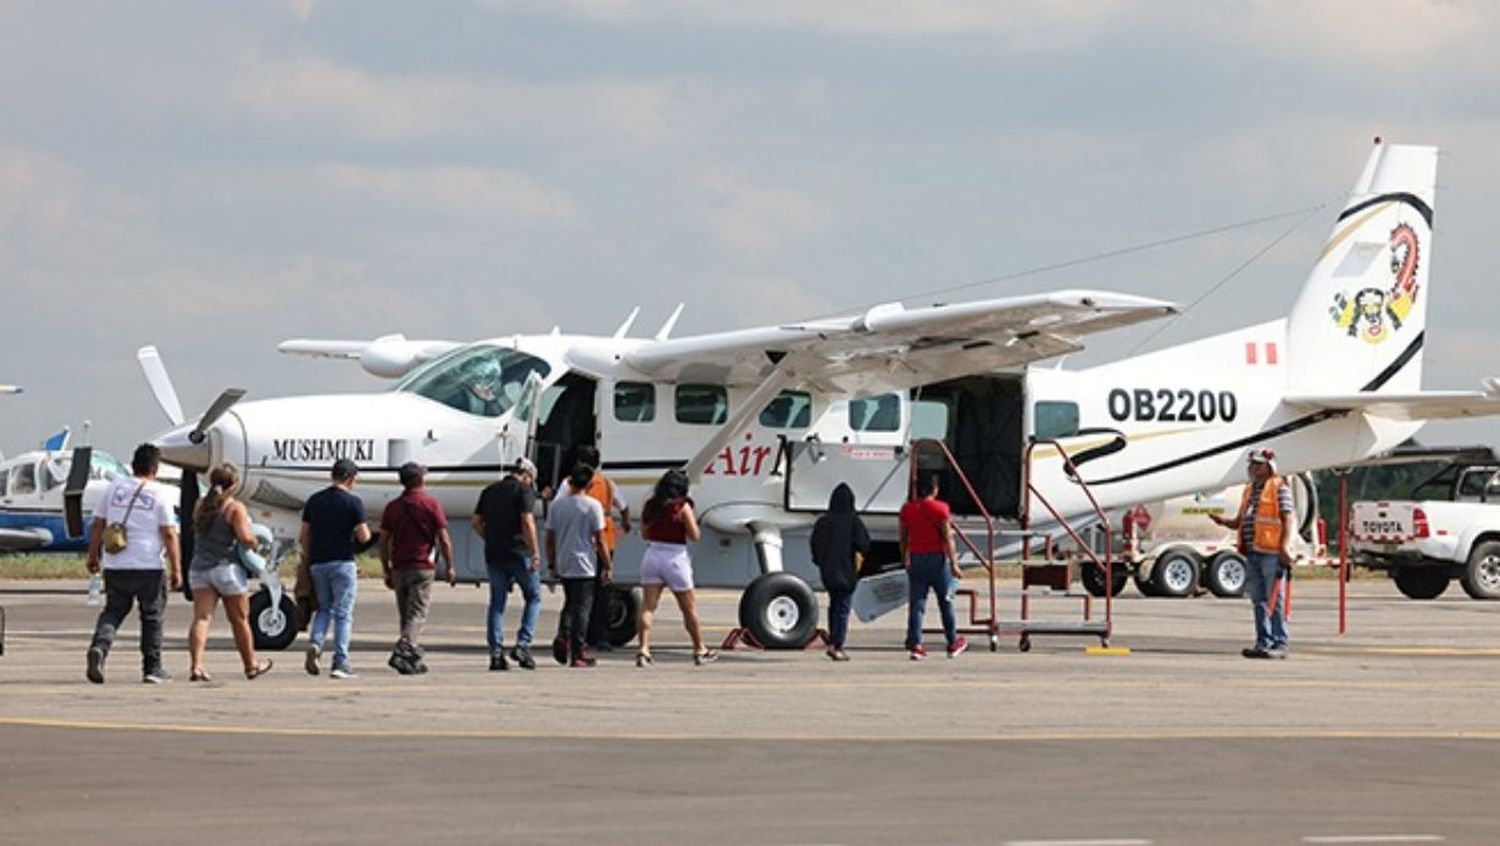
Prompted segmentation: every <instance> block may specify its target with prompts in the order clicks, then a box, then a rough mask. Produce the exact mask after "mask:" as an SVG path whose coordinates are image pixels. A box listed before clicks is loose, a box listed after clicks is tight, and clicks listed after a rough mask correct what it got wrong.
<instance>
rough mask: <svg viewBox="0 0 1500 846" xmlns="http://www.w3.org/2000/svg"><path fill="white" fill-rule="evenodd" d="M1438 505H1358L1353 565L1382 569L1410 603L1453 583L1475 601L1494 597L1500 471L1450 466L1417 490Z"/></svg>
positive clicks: (1498, 574)
mask: <svg viewBox="0 0 1500 846" xmlns="http://www.w3.org/2000/svg"><path fill="white" fill-rule="evenodd" d="M1433 489H1438V490H1442V491H1444V492H1445V494H1446V497H1445V498H1444V499H1423V500H1415V499H1413V500H1399V501H1385V500H1381V501H1370V502H1356V503H1354V506H1353V507H1352V508H1351V510H1350V513H1349V532H1350V550H1351V551H1352V553H1353V560H1354V563H1356V564H1358V565H1359V566H1362V567H1368V568H1370V569H1374V570H1385V571H1387V572H1389V573H1390V575H1391V578H1392V579H1394V580H1395V582H1396V587H1397V588H1398V589H1399V590H1400V591H1401V592H1402V593H1403V594H1405V595H1407V596H1409V597H1411V598H1412V599H1434V598H1436V597H1438V596H1439V595H1441V594H1442V593H1443V591H1445V590H1447V589H1448V583H1449V582H1450V581H1452V580H1453V579H1455V578H1456V579H1458V580H1459V583H1460V584H1462V585H1463V588H1464V592H1465V593H1467V594H1469V596H1471V597H1473V598H1475V599H1500V466H1497V465H1494V464H1479V465H1458V464H1455V465H1450V466H1448V467H1446V468H1444V469H1443V470H1442V471H1441V472H1439V473H1438V474H1437V475H1435V476H1433V477H1431V478H1430V479H1428V480H1427V481H1425V482H1423V483H1422V484H1421V485H1418V486H1417V489H1416V491H1414V494H1415V495H1418V496H1420V495H1421V494H1422V493H1423V492H1424V491H1428V490H1433Z"/></svg>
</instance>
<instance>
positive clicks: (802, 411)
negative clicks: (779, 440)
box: [760, 391, 812, 429]
mask: <svg viewBox="0 0 1500 846" xmlns="http://www.w3.org/2000/svg"><path fill="white" fill-rule="evenodd" d="M811 424H812V394H809V393H806V392H804V391H782V392H781V394H780V395H779V396H777V397H776V399H773V400H771V401H770V402H769V403H767V404H766V407H765V410H763V411H761V413H760V425H762V426H764V427H766V428H767V429H806V428H807V427H808V426H810V425H811Z"/></svg>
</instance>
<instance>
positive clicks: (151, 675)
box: [141, 667, 172, 684]
mask: <svg viewBox="0 0 1500 846" xmlns="http://www.w3.org/2000/svg"><path fill="white" fill-rule="evenodd" d="M141 681H142V682H143V683H145V684H169V683H170V682H171V681H172V674H171V673H169V672H167V671H166V670H163V669H162V668H160V667H158V668H156V669H154V670H147V671H146V672H144V673H142V674H141Z"/></svg>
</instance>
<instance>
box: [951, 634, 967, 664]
mask: <svg viewBox="0 0 1500 846" xmlns="http://www.w3.org/2000/svg"><path fill="white" fill-rule="evenodd" d="M968 648H969V639H968V638H966V637H964V636H963V635H959V636H958V638H957V639H955V640H954V641H953V642H952V643H950V644H948V657H949V658H957V657H958V656H959V654H960V653H962V652H963V651H964V650H966V649H968Z"/></svg>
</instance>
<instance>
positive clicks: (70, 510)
mask: <svg viewBox="0 0 1500 846" xmlns="http://www.w3.org/2000/svg"><path fill="white" fill-rule="evenodd" d="M93 466H94V448H93V447H87V446H81V447H78V448H77V449H75V450H73V464H72V466H71V467H69V468H68V479H67V481H66V482H65V483H63V523H64V528H65V529H66V531H67V533H68V537H69V538H70V539H77V538H81V537H83V535H84V526H83V492H84V490H85V489H87V488H88V486H89V473H90V471H91V470H93Z"/></svg>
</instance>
